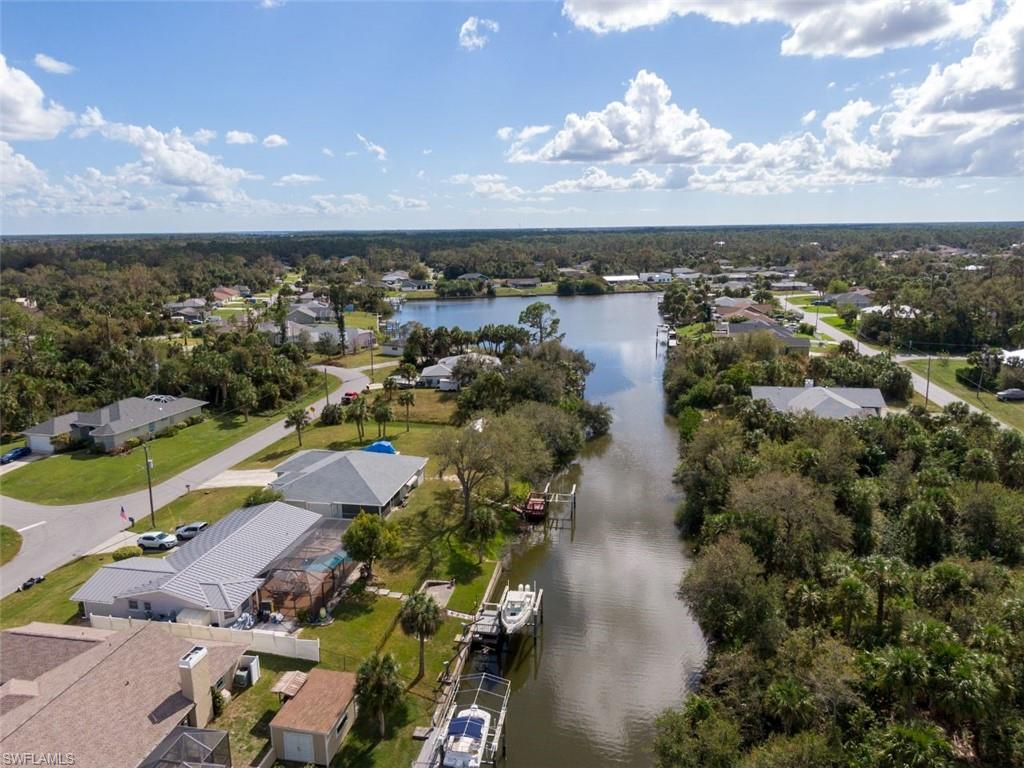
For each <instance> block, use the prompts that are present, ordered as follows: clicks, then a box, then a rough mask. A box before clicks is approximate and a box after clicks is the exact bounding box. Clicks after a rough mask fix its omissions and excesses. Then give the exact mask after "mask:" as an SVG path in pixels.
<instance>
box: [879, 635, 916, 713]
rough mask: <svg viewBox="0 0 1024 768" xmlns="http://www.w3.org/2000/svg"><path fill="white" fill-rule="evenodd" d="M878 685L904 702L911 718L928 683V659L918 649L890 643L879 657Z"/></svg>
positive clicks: (904, 706)
mask: <svg viewBox="0 0 1024 768" xmlns="http://www.w3.org/2000/svg"><path fill="white" fill-rule="evenodd" d="M875 662H876V669H877V676H876V684H877V685H878V687H879V688H880V689H881V690H882V691H883V692H885V693H887V694H889V695H890V696H892V697H893V698H894V699H896V700H897V701H899V702H900V703H901V704H902V705H903V714H904V717H905V718H906V719H907V720H910V719H911V718H912V717H913V714H914V703H915V702H916V701H917V697H918V696H919V695H920V693H921V691H923V690H924V689H925V687H926V686H927V684H928V659H926V658H925V655H924V654H923V653H921V651H919V650H918V649H917V648H897V647H893V646H890V647H889V648H886V649H885V650H884V651H882V652H881V653H879V654H877V655H876V656H875Z"/></svg>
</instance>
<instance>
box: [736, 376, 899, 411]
mask: <svg viewBox="0 0 1024 768" xmlns="http://www.w3.org/2000/svg"><path fill="white" fill-rule="evenodd" d="M750 396H751V397H752V398H754V399H755V400H766V401H768V403H769V405H771V407H772V408H773V409H775V410H776V411H781V412H783V413H792V414H803V413H810V414H813V415H815V416H818V417H820V418H823V419H859V418H864V417H866V416H881V415H883V414H884V412H885V398H883V397H882V393H881V391H880V390H878V389H877V388H875V387H816V386H814V383H813V382H812V381H810V380H808V383H807V385H806V386H803V387H751V388H750Z"/></svg>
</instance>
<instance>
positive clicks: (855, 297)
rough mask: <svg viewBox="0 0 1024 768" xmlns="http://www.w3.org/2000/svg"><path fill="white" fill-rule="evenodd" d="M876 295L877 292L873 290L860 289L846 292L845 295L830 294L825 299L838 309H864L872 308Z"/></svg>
mask: <svg viewBox="0 0 1024 768" xmlns="http://www.w3.org/2000/svg"><path fill="white" fill-rule="evenodd" d="M874 295H875V292H874V291H872V290H869V289H867V288H858V289H857V290H854V291H844V292H843V293H830V294H828V295H827V296H826V297H825V300H826V301H828V302H829V303H830V304H832V305H833V306H836V307H842V306H849V307H856V308H857V309H864V307H869V306H871V299H872V298H873V297H874Z"/></svg>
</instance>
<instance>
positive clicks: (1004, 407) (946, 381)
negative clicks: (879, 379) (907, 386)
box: [904, 357, 1024, 431]
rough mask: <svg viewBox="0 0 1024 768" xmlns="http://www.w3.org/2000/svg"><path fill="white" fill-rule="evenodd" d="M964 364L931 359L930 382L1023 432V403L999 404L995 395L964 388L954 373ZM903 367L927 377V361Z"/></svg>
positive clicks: (952, 359) (912, 362)
mask: <svg viewBox="0 0 1024 768" xmlns="http://www.w3.org/2000/svg"><path fill="white" fill-rule="evenodd" d="M965 364H966V361H965V360H964V359H963V358H962V357H961V358H949V359H948V361H944V362H940V361H938V360H935V359H933V360H932V370H931V376H932V381H933V382H935V383H936V384H938V385H939V386H940V387H942V388H943V389H944V390H946V391H947V392H949V393H950V394H953V395H956V396H957V397H959V398H962V399H963V400H964V402H966V403H969V404H970V405H973V406H975V407H976V408H980V409H981V410H983V411H985V412H986V413H988V414H989V415H990V416H992V417H993V418H996V419H999V420H1000V421H1001V422H1003V423H1004V424H1007V425H1009V426H1011V427H1013V428H1014V429H1018V430H1021V431H1024V402H1010V403H1001V402H999V400H997V399H996V396H995V395H993V394H991V393H989V392H985V391H982V392H981V393H980V394H979V393H978V392H977V391H976V390H974V389H970V388H968V387H965V386H964V385H963V384H961V383H960V382H959V381H957V380H956V373H955V371H956V369H957V368H961V367H963V366H964V365H965ZM904 365H905V366H906V367H907V368H909V369H910V370H912V371H913V372H914V373H918V374H920V375H921V376H927V375H928V361H927V360H911V361H909V362H906V363H904ZM922 394H923V393H922Z"/></svg>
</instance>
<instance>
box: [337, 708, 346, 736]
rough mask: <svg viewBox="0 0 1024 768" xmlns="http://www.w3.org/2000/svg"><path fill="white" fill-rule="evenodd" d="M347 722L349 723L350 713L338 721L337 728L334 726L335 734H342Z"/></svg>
mask: <svg viewBox="0 0 1024 768" xmlns="http://www.w3.org/2000/svg"><path fill="white" fill-rule="evenodd" d="M347 722H348V712H346V713H345V714H343V715H342V716H341V719H340V720H339V721H338V724H337V725H336V726H334V732H335V733H341V729H342V728H344V727H345V723H347Z"/></svg>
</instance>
